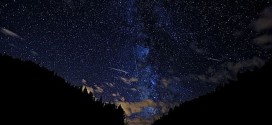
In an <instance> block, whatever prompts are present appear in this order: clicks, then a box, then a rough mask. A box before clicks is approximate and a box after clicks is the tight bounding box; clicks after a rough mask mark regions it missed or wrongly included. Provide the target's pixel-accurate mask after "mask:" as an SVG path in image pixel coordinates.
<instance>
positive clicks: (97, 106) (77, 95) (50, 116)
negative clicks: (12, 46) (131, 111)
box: [0, 55, 124, 125]
mask: <svg viewBox="0 0 272 125" xmlns="http://www.w3.org/2000/svg"><path fill="white" fill-rule="evenodd" d="M0 84H1V85H0V100H1V101H0V103H1V104H0V116H1V117H0V119H1V121H0V123H2V124H3V123H5V124H13V123H16V124H25V123H26V124H55V123H56V124H70V123H71V124H83V123H84V124H91V125H124V111H123V110H122V108H121V107H116V106H115V105H114V104H104V103H102V101H96V100H95V98H94V97H93V96H92V94H91V93H90V94H87V92H86V90H85V91H84V92H82V88H80V87H75V86H71V85H70V84H69V83H67V82H65V80H64V79H62V78H60V77H58V76H57V75H56V74H55V73H54V72H52V71H48V70H47V69H45V68H42V67H40V66H39V65H36V64H34V63H32V62H30V61H21V60H19V59H13V58H11V57H9V56H3V55H0Z"/></svg>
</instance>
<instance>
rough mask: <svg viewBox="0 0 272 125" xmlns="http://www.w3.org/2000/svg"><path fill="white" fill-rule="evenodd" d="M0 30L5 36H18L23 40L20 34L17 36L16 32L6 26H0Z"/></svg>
mask: <svg viewBox="0 0 272 125" xmlns="http://www.w3.org/2000/svg"><path fill="white" fill-rule="evenodd" d="M0 32H1V33H3V34H4V35H6V36H10V37H14V38H18V39H22V40H23V38H22V37H21V36H19V35H18V34H16V33H14V32H12V31H11V30H8V29H6V28H3V27H2V28H0Z"/></svg>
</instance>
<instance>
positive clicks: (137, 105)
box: [117, 99, 157, 116]
mask: <svg viewBox="0 0 272 125" xmlns="http://www.w3.org/2000/svg"><path fill="white" fill-rule="evenodd" d="M117 104H120V105H121V106H122V108H123V109H124V111H125V114H126V116H131V115H132V114H133V113H139V112H142V110H143V109H144V108H145V107H156V106H157V104H156V103H155V102H154V101H153V100H151V99H146V100H143V101H141V102H118V103H117Z"/></svg>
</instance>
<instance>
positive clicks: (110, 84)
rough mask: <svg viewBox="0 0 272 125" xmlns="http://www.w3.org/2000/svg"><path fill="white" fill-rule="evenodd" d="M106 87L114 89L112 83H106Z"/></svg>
mask: <svg viewBox="0 0 272 125" xmlns="http://www.w3.org/2000/svg"><path fill="white" fill-rule="evenodd" d="M106 85H108V86H109V87H111V88H113V87H115V84H114V83H106Z"/></svg>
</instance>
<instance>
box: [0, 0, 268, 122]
mask: <svg viewBox="0 0 272 125" xmlns="http://www.w3.org/2000/svg"><path fill="white" fill-rule="evenodd" d="M269 6H271V2H270V1H269V0H251V1H243V0H241V1H237V0H217V1H200V0H179V1H178V0H108V1H106V0H90V1H88V0H62V1H61V0H27V1H26V0H16V1H13V0H1V2H0V53H1V54H7V55H11V56H14V57H18V58H21V59H23V60H32V61H34V62H36V63H38V64H40V65H41V66H44V67H46V68H48V69H49V70H53V71H55V72H56V73H57V74H58V75H60V76H62V77H64V78H65V79H66V80H67V81H69V82H71V83H72V84H74V85H77V86H82V85H84V86H86V87H87V88H88V90H89V91H91V92H93V93H94V95H95V96H96V97H97V98H102V99H103V101H105V102H114V103H116V104H120V105H122V107H123V108H124V110H125V112H126V115H127V117H128V122H129V123H130V124H145V125H146V124H150V122H151V121H152V120H153V119H154V118H158V117H159V116H161V115H162V113H166V112H167V111H168V109H169V108H170V107H173V106H175V105H177V104H180V103H181V102H184V101H186V100H190V99H193V98H195V97H197V96H199V95H203V94H205V93H207V92H209V91H212V90H213V89H214V88H215V87H216V86H217V85H219V84H224V83H225V81H226V80H227V79H235V76H236V74H237V73H238V72H239V71H244V70H247V69H250V68H251V67H255V66H257V67H260V66H262V65H263V64H264V62H265V60H267V59H268V58H269V57H271V46H269V45H268V44H270V45H271V41H272V40H271V30H267V29H265V27H267V26H271V27H272V25H270V24H271V23H269V20H270V21H271V13H270V12H271V9H266V8H267V7H269ZM264 24H267V25H265V27H264Z"/></svg>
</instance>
